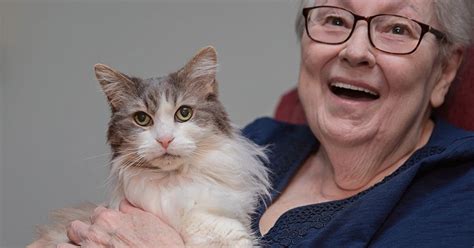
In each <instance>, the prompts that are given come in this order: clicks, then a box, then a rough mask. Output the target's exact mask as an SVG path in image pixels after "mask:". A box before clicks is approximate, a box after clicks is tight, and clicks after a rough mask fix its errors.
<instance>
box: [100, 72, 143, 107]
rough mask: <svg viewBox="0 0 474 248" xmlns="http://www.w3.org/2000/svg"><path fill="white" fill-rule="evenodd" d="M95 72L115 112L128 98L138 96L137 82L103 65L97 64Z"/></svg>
mask: <svg viewBox="0 0 474 248" xmlns="http://www.w3.org/2000/svg"><path fill="white" fill-rule="evenodd" d="M94 70H95V76H96V78H97V80H98V81H99V83H100V86H101V87H102V91H103V92H104V94H105V95H106V96H107V100H108V101H109V104H110V106H111V107H112V110H113V111H115V110H117V109H118V108H119V107H120V105H121V104H122V103H124V102H126V101H127V98H130V96H133V95H136V94H137V93H136V92H137V86H136V82H134V81H133V80H132V79H131V78H129V77H128V76H126V75H125V74H123V73H121V72H119V71H116V70H114V69H112V68H110V67H108V66H106V65H103V64H96V65H95V66H94Z"/></svg>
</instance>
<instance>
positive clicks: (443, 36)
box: [303, 5, 446, 55]
mask: <svg viewBox="0 0 474 248" xmlns="http://www.w3.org/2000/svg"><path fill="white" fill-rule="evenodd" d="M327 7H329V8H335V9H340V10H344V11H347V12H349V13H351V14H352V16H353V17H354V24H353V25H352V29H351V32H350V33H349V35H348V36H347V38H346V39H345V40H343V41H341V42H324V41H320V40H317V39H314V38H313V37H312V36H311V34H310V33H309V29H308V16H309V13H310V12H311V10H313V9H318V8H327ZM303 16H304V20H305V28H306V34H307V35H308V37H309V38H310V39H311V40H313V41H315V42H319V43H323V44H329V45H339V44H342V43H344V42H346V41H348V40H349V39H350V38H351V36H352V33H354V29H355V27H356V25H357V22H358V21H360V20H364V21H366V22H367V28H368V32H367V34H368V36H369V41H370V44H371V45H372V46H373V47H374V48H375V49H377V50H379V51H382V52H385V53H389V54H396V55H406V54H411V53H413V52H415V51H416V49H417V48H418V46H419V45H420V43H421V40H422V39H423V37H424V36H425V34H426V33H432V34H433V35H434V36H435V37H436V39H438V40H440V41H443V40H446V34H445V33H443V32H441V31H439V30H437V29H435V28H433V27H432V26H430V25H428V24H425V23H422V22H419V21H417V20H414V19H410V18H408V17H405V16H400V15H392V14H378V15H373V16H361V15H357V14H354V13H352V11H350V10H347V9H344V8H341V7H336V6H330V5H322V6H314V7H309V8H304V9H303ZM378 16H396V17H401V18H405V19H408V20H411V21H413V22H415V23H417V24H418V25H420V27H421V34H420V38H419V39H418V43H417V44H416V47H415V48H414V49H413V50H412V51H410V52H405V53H395V52H387V51H385V50H382V49H380V48H378V47H376V46H375V45H374V42H373V41H372V37H371V36H370V22H371V21H372V19H373V18H375V17H378Z"/></svg>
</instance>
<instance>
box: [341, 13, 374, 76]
mask: <svg viewBox="0 0 474 248" xmlns="http://www.w3.org/2000/svg"><path fill="white" fill-rule="evenodd" d="M368 32H369V31H368V27H367V22H363V21H362V22H359V23H357V24H356V27H355V28H354V30H353V33H352V35H351V37H350V38H349V40H347V41H346V42H345V43H344V44H342V45H343V46H344V47H343V49H342V50H341V52H340V53H339V58H341V59H342V60H343V61H345V62H347V63H348V64H349V65H351V66H369V67H372V66H374V65H375V56H374V54H373V52H374V49H375V48H374V47H372V45H371V43H370V40H369V34H368Z"/></svg>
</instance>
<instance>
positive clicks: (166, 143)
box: [156, 137, 174, 149]
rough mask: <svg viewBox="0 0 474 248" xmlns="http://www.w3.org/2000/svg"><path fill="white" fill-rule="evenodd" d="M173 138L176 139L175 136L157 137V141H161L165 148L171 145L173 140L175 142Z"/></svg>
mask: <svg viewBox="0 0 474 248" xmlns="http://www.w3.org/2000/svg"><path fill="white" fill-rule="evenodd" d="M173 140H174V137H164V138H160V139H157V140H156V141H158V143H160V144H161V146H162V147H163V148H165V149H168V146H169V145H170V143H171V142H173Z"/></svg>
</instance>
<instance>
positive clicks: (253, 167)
mask: <svg viewBox="0 0 474 248" xmlns="http://www.w3.org/2000/svg"><path fill="white" fill-rule="evenodd" d="M161 99H165V97H164V96H162V97H161ZM178 99H179V98H178ZM182 104H184V103H179V104H178V105H177V106H174V105H172V104H170V103H168V102H167V101H165V100H163V101H161V102H160V109H159V111H157V113H156V114H155V116H154V117H153V119H154V125H153V126H152V127H151V128H150V129H149V130H147V131H144V132H143V133H141V134H140V135H139V139H138V143H139V144H138V147H139V149H138V154H139V156H140V157H141V158H136V157H132V158H130V156H128V155H123V156H118V157H117V158H115V159H114V160H113V161H112V170H111V174H110V177H111V178H112V179H114V180H112V182H113V184H115V185H114V189H115V190H114V191H113V195H112V198H111V201H110V206H112V207H115V208H117V207H118V205H119V203H120V201H121V200H123V199H125V198H126V199H127V200H128V201H130V202H131V203H132V204H133V205H135V206H137V207H140V208H142V209H144V210H146V211H149V212H151V213H153V214H155V215H158V216H160V217H161V218H162V219H163V220H165V221H166V222H167V223H169V224H170V225H172V226H173V227H174V228H175V229H176V230H178V231H180V233H181V235H182V236H183V238H184V240H185V242H186V244H187V245H189V246H207V247H208V246H215V247H227V246H234V247H242V246H252V245H255V242H254V241H255V239H254V237H253V235H252V233H251V230H250V214H251V213H252V211H253V210H254V209H255V207H256V204H257V203H258V200H259V198H261V197H265V196H268V188H269V180H268V175H267V170H266V169H265V167H264V165H263V161H265V160H266V156H265V153H264V151H263V149H262V148H260V147H258V146H257V145H255V144H253V143H252V142H250V141H249V140H247V139H246V138H244V137H242V136H241V135H240V134H239V133H238V132H237V131H234V132H233V134H232V135H231V136H227V135H225V134H216V133H215V132H214V131H213V130H212V129H208V128H203V127H199V126H197V125H196V124H194V123H193V122H192V121H189V122H184V123H179V122H176V121H174V113H175V112H176V110H177V109H178V107H179V106H182ZM162 136H172V137H174V140H173V142H171V143H170V144H169V147H168V149H164V148H163V147H162V146H161V145H160V144H159V142H157V141H156V139H157V138H159V137H162ZM165 153H169V154H172V155H176V156H179V158H175V159H171V160H166V159H163V158H161V156H162V155H163V154H165ZM130 160H132V161H135V162H136V161H148V162H149V163H151V165H152V166H156V170H153V169H152V170H150V169H149V168H140V167H139V166H127V165H126V164H127V163H129V161H130ZM138 163H139V162H138ZM245 244H246V245H245Z"/></svg>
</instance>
